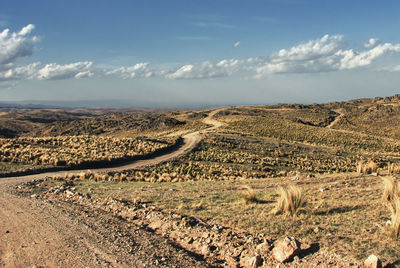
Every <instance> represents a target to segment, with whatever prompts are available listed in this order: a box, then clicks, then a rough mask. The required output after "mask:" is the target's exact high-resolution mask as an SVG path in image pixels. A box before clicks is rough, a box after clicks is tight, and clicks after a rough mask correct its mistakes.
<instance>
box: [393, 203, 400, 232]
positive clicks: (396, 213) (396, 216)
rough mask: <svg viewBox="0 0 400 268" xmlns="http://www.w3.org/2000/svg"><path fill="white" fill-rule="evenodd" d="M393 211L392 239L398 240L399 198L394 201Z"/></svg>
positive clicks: (399, 225) (399, 227) (399, 229)
mask: <svg viewBox="0 0 400 268" xmlns="http://www.w3.org/2000/svg"><path fill="white" fill-rule="evenodd" d="M394 208H395V209H394V210H393V211H392V230H393V234H394V237H396V238H398V237H399V234H400V198H399V197H397V198H396V200H394Z"/></svg>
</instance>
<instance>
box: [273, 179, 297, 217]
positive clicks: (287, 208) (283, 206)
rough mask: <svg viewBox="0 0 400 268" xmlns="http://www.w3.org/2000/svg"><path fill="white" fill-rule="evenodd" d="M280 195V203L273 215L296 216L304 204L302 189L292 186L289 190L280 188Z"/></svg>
mask: <svg viewBox="0 0 400 268" xmlns="http://www.w3.org/2000/svg"><path fill="white" fill-rule="evenodd" d="M278 193H279V197H278V202H277V204H276V207H275V208H274V209H273V210H272V212H271V213H273V214H275V215H277V214H285V215H291V216H295V215H296V214H297V212H298V210H299V208H300V207H302V206H303V204H304V202H303V200H302V191H301V189H300V188H299V187H297V186H293V185H290V186H289V187H288V188H283V187H279V188H278Z"/></svg>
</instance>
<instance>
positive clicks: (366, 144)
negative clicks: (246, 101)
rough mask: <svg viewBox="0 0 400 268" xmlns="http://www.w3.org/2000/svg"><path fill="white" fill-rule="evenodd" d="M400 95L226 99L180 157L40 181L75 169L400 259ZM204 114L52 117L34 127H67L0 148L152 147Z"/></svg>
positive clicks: (23, 160) (211, 215)
mask: <svg viewBox="0 0 400 268" xmlns="http://www.w3.org/2000/svg"><path fill="white" fill-rule="evenodd" d="M399 107H400V97H399V96H397V95H396V96H393V97H387V98H375V99H362V100H353V101H348V102H341V103H339V102H336V103H328V104H312V105H298V104H293V105H288V104H286V105H283V104H282V105H273V106H257V107H231V108H226V109H222V110H221V111H220V112H219V113H217V114H216V115H215V119H217V120H218V121H220V122H223V123H224V125H223V126H222V127H220V128H218V129H217V130H216V131H212V132H206V133H205V134H204V137H203V139H202V140H201V142H200V143H199V144H197V145H196V147H195V148H194V149H193V150H192V151H190V152H188V153H187V154H185V155H184V156H182V157H180V158H178V159H175V160H173V161H168V162H164V163H159V164H157V165H154V166H148V167H145V168H141V169H134V170H124V171H123V172H109V173H105V174H96V173H95V172H93V173H91V172H88V173H84V174H80V175H76V176H69V177H67V178H56V179H54V180H50V181H47V182H46V183H45V184H44V185H43V189H41V190H40V191H45V190H46V189H49V188H50V187H54V185H59V184H60V183H63V182H65V180H69V181H72V182H73V185H74V187H75V188H76V191H79V192H80V193H82V194H90V195H91V196H94V197H96V198H110V197H111V198H115V199H118V200H126V201H129V202H137V200H141V201H142V202H147V203H149V204H151V205H152V206H155V207H158V208H160V209H163V210H165V211H172V212H174V213H179V214H183V215H190V216H194V217H197V218H200V219H202V220H203V221H204V222H207V223H208V224H212V223H218V224H221V225H224V226H227V227H229V228H232V229H234V230H244V231H246V232H251V233H255V234H256V233H263V234H266V235H268V236H272V237H274V238H279V237H282V236H295V237H297V238H299V239H303V240H304V241H308V242H309V243H310V244H312V243H317V244H318V245H319V247H320V248H321V249H324V250H327V251H329V252H332V253H335V254H339V255H341V256H351V257H354V258H355V259H356V260H358V261H361V260H363V259H365V258H366V257H368V255H370V254H375V255H378V256H379V257H380V258H381V259H382V260H383V261H392V262H393V261H396V260H399V259H400V252H399V250H398V249H399V248H400V238H399V225H400V220H399V219H400V217H399V215H400V201H399V200H400V196H399V195H400V193H399V188H400V186H399V177H400V175H399V173H400V140H399V137H400V128H399V125H398V124H399V123H398V122H399V120H398V119H399V118H400V108H399ZM207 114H208V111H197V112H192V111H176V112H174V113H171V112H168V113H167V112H165V113H164V114H163V115H160V114H157V115H156V116H154V115H148V114H147V115H146V114H145V115H134V116H132V115H124V114H118V115H106V116H102V117H98V116H97V117H93V118H89V119H85V120H83V121H82V120H72V121H70V122H62V123H60V122H56V123H51V124H49V125H46V126H41V128H39V129H37V130H36V131H35V133H36V134H35V135H36V136H40V135H39V134H38V133H42V134H43V133H45V134H46V135H47V134H51V133H54V134H57V135H58V134H62V135H65V136H61V137H59V136H55V137H52V138H38V137H23V138H14V139H3V140H1V143H0V146H1V148H2V151H1V156H0V159H2V162H6V161H7V162H11V161H12V162H14V163H18V164H19V165H29V164H32V163H34V164H35V159H36V161H39V159H47V160H46V161H42V160H40V161H41V162H40V163H42V164H50V165H56V164H57V163H55V162H54V160H50V159H53V158H57V159H59V161H60V159H61V161H65V164H67V165H68V163H70V164H75V163H77V162H76V161H90V160H95V159H110V158H113V157H114V158H118V157H124V156H127V155H128V156H130V155H135V154H146V153H149V152H151V151H152V150H154V149H156V148H160V147H162V146H168V144H170V143H171V142H173V140H174V139H176V138H177V137H178V136H180V135H182V134H184V133H188V132H190V131H195V130H199V129H203V128H204V127H205V125H204V123H203V122H202V121H201V119H202V118H204V117H205V116H207ZM99 118H100V119H99ZM149 118H150V119H149ZM151 118H153V119H154V120H153V119H151ZM166 118H169V119H166ZM146 120H147V121H146ZM157 120H158V121H157ZM160 120H161V121H160ZM120 121H121V122H123V123H119V122H120ZM95 122H97V123H96V124H95ZM143 122H147V123H143ZM160 122H163V123H160ZM93 124H94V125H95V126H96V127H94V126H93ZM138 125H140V126H142V127H138ZM143 126H145V127H143ZM31 133H33V132H31ZM114 134H115V137H116V136H118V138H115V137H112V136H113V135H114ZM128 134H129V135H132V136H134V137H130V138H127V137H126V136H128ZM24 135H26V134H24ZM79 135H88V136H79ZM121 135H126V136H125V138H122V137H120V136H121ZM139 135H143V137H141V138H138V136H139ZM81 140H82V141H81ZM72 141H75V142H76V145H75V146H72ZM38 144H40V146H39V145H38ZM39 147H40V149H39ZM6 152H8V153H6ZM17 152H18V153H17ZM63 154H64V156H63ZM67 155H68V157H70V156H71V155H73V156H74V157H75V158H71V159H70V158H68V157H67ZM46 156H48V157H46ZM63 157H64V158H63ZM74 161H75V162H74Z"/></svg>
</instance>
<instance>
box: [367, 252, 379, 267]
mask: <svg viewBox="0 0 400 268" xmlns="http://www.w3.org/2000/svg"><path fill="white" fill-rule="evenodd" d="M364 268H382V263H381V261H380V260H379V258H378V257H377V256H375V255H374V254H371V255H369V257H368V258H367V259H366V260H365V261H364Z"/></svg>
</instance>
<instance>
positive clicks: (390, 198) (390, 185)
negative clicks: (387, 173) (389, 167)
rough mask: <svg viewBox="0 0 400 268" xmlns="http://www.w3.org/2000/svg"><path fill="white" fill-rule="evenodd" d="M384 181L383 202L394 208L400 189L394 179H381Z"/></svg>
mask: <svg viewBox="0 0 400 268" xmlns="http://www.w3.org/2000/svg"><path fill="white" fill-rule="evenodd" d="M381 178H382V180H383V196H382V198H383V201H384V202H385V204H387V205H388V206H390V207H393V206H392V205H393V202H394V200H395V199H396V197H397V198H398V196H399V187H398V185H397V184H396V182H395V179H394V178H393V177H381Z"/></svg>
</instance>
